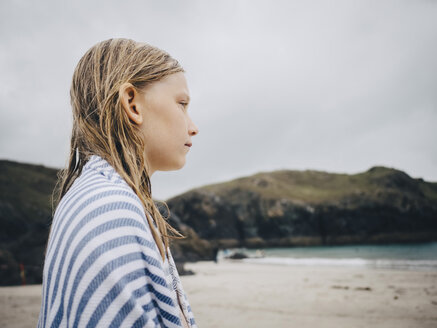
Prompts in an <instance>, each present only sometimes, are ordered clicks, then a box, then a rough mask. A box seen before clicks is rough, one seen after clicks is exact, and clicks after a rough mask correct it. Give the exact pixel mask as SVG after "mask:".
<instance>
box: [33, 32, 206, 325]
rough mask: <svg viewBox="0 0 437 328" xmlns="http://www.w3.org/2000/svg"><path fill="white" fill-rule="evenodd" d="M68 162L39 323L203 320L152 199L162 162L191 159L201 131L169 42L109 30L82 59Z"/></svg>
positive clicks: (171, 166)
mask: <svg viewBox="0 0 437 328" xmlns="http://www.w3.org/2000/svg"><path fill="white" fill-rule="evenodd" d="M70 95H71V104H72V108H73V131H72V136H71V152H70V158H69V161H68V166H67V168H66V169H65V170H63V171H62V174H61V176H60V179H59V197H58V205H57V207H56V211H55V214H54V218H53V223H52V227H51V231H50V236H49V241H48V246H47V251H46V258H45V264H44V273H43V294H42V305H41V310H40V315H39V321H38V326H39V327H59V326H62V327H67V326H70V327H196V324H195V321H194V318H193V314H192V312H191V308H190V305H189V303H188V299H187V297H186V295H185V293H184V291H183V289H182V286H181V282H180V279H179V276H178V272H177V270H176V266H175V264H174V261H173V258H172V255H171V252H170V249H169V247H168V246H169V238H181V237H183V236H182V235H181V234H180V233H179V232H177V231H176V230H175V229H174V228H172V227H171V226H170V225H169V224H168V223H167V221H165V220H164V218H163V217H162V216H161V214H160V213H159V211H158V209H157V208H156V205H155V204H154V202H153V201H152V191H151V185H150V177H151V176H152V174H153V173H154V172H155V171H168V170H177V169H180V168H182V167H183V166H184V164H185V156H186V154H187V152H188V151H189V149H190V147H191V145H192V144H191V138H192V137H193V136H195V135H196V134H198V129H197V127H196V125H195V124H194V123H193V122H192V121H191V119H190V117H189V115H188V112H187V106H188V103H189V101H190V98H189V92H188V87H187V83H186V80H185V77H184V70H183V69H182V67H181V66H180V65H179V63H178V62H177V61H176V60H175V59H173V58H172V57H170V56H169V55H168V54H167V53H166V52H164V51H162V50H160V49H157V48H155V47H152V46H150V45H147V44H144V43H138V42H135V41H132V40H127V39H111V40H107V41H103V42H101V43H98V44H96V45H95V46H93V47H92V48H91V49H90V50H89V51H88V52H87V53H86V54H85V55H84V56H83V57H82V58H81V59H80V61H79V63H78V65H77V67H76V69H75V72H74V75H73V81H72V85H71V90H70Z"/></svg>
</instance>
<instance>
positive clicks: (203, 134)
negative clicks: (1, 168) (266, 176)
mask: <svg viewBox="0 0 437 328" xmlns="http://www.w3.org/2000/svg"><path fill="white" fill-rule="evenodd" d="M0 6H1V8H0V9H1V14H0V15H1V16H0V21H1V23H0V24H1V25H0V27H1V29H0V45H1V47H2V49H4V51H2V53H1V54H0V69H1V72H2V74H1V76H0V81H1V83H2V86H3V87H2V89H1V90H0V110H1V112H0V119H1V121H0V122H1V123H0V138H1V139H0V157H1V158H9V159H15V160H19V161H26V162H33V163H42V164H45V165H49V166H56V167H61V166H63V165H64V163H65V161H66V156H67V154H68V145H69V140H68V139H69V134H70V128H71V114H70V108H69V95H68V91H69V84H70V79H71V76H72V72H73V69H74V67H75V65H76V63H77V61H78V60H79V58H80V57H81V56H82V55H83V53H84V52H85V51H86V50H87V49H88V48H89V47H90V46H92V45H93V44H94V43H96V42H98V41H101V40H103V39H107V38H110V37H129V38H133V39H136V40H141V41H146V42H149V43H151V44H153V45H156V46H158V47H161V48H163V49H165V50H167V51H168V52H169V53H170V54H172V55H173V56H174V57H175V58H177V59H178V60H179V61H180V62H181V63H182V64H183V66H184V68H185V69H186V71H187V78H188V82H189V86H190V90H191V94H192V98H193V101H192V104H191V106H190V109H189V111H190V112H191V116H192V118H193V120H194V121H195V123H196V124H197V125H198V126H199V129H200V133H199V135H198V136H196V137H194V138H193V144H194V146H193V147H192V149H191V150H190V153H189V154H188V157H187V165H186V166H185V168H184V169H183V170H182V171H181V172H163V173H156V174H155V175H154V176H153V179H152V182H153V188H154V196H155V197H157V198H160V199H165V198H167V197H169V196H172V195H175V194H177V193H179V192H183V191H185V190H187V189H190V188H192V187H194V186H200V185H203V184H206V183H212V182H218V181H223V180H227V179H231V178H234V177H238V176H241V175H247V174H252V173H255V172H258V171H267V170H274V169H279V168H287V169H307V168H311V169H320V170H328V171H331V172H347V173H356V172H359V171H363V170H367V169H368V168H369V167H371V166H373V165H387V166H392V167H396V168H399V169H401V170H405V171H406V172H407V173H409V174H410V175H412V176H414V177H423V178H425V179H427V180H432V181H436V180H437V171H436V164H437V149H436V147H435V146H434V144H435V140H436V137H437V132H436V131H437V130H436V129H435V128H434V126H435V125H436V123H437V95H436V93H435V87H436V85H437V74H436V73H437V62H436V61H435V58H437V44H436V42H435V40H436V39H437V21H436V20H435V17H436V14H437V5H436V4H435V3H434V2H430V1H415V2H412V1H384V2H378V1H334V2H329V3H328V2H324V1H305V2H298V1H278V2H274V3H271V2H267V1H220V2H217V1H215V2H205V1H185V2H179V1H170V2H167V1H166V2H156V1H146V2H144V1H132V2H129V3H123V2H119V1H118V2H117V1H105V2H103V1H97V2H92V3H88V2H85V1H75V2H70V3H64V2H62V3H60V2H56V1H53V0H52V1H46V2H43V3H39V2H38V3H30V4H29V3H24V2H19V1H5V2H2V3H1V5H0Z"/></svg>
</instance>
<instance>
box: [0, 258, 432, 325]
mask: <svg viewBox="0 0 437 328" xmlns="http://www.w3.org/2000/svg"><path fill="white" fill-rule="evenodd" d="M186 269H189V270H193V271H194V272H196V274H195V275H193V276H184V277H182V282H183V285H184V288H185V291H186V293H187V295H188V298H189V300H190V303H191V306H192V309H193V312H194V315H195V318H196V321H197V324H198V326H199V327H211V328H212V327H220V328H225V327H317V328H323V327H326V328H328V327H354V328H359V327H366V328H367V327H369V326H371V327H372V328H375V327H385V328H391V327H393V328H395V327H396V328H402V327H411V328H422V327H423V328H427V327H430V328H431V327H437V272H420V271H395V270H379V269H363V268H339V267H297V266H280V265H263V264H252V263H242V262H238V261H237V262H232V261H221V262H220V263H218V264H215V263H214V262H198V263H189V264H186ZM40 292H41V286H40V285H35V286H26V287H1V288H0V327H14V328H18V327H35V325H36V321H37V317H38V313H39V304H40V297H41V296H40Z"/></svg>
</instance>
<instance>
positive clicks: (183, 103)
mask: <svg viewBox="0 0 437 328" xmlns="http://www.w3.org/2000/svg"><path fill="white" fill-rule="evenodd" d="M179 104H181V105H182V107H183V108H185V107H187V105H188V104H187V103H185V102H180V103H179Z"/></svg>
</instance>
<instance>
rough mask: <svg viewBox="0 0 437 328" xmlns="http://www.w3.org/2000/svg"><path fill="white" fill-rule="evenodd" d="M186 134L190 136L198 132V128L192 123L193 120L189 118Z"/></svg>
mask: <svg viewBox="0 0 437 328" xmlns="http://www.w3.org/2000/svg"><path fill="white" fill-rule="evenodd" d="M188 134H189V135H190V136H195V135H197V134H199V128H198V127H197V126H196V124H194V122H193V121H192V120H191V119H190V126H189V128H188Z"/></svg>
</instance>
